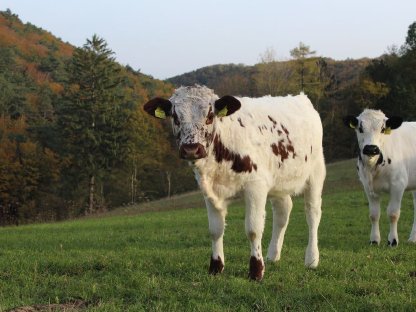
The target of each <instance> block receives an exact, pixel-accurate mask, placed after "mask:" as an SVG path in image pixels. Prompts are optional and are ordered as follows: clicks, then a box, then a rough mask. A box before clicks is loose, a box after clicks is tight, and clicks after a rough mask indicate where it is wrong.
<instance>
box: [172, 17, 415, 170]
mask: <svg viewBox="0 0 416 312" xmlns="http://www.w3.org/2000/svg"><path fill="white" fill-rule="evenodd" d="M415 25H416V23H413V24H412V25H410V26H409V30H408V33H407V37H406V42H405V43H403V45H402V46H401V47H399V48H397V47H392V48H390V49H389V50H390V51H389V52H388V53H386V54H384V55H382V56H380V57H379V58H376V59H372V60H371V59H360V60H352V59H347V60H344V61H335V60H332V59H330V58H324V57H317V56H315V54H316V53H315V52H314V51H312V50H311V49H310V47H309V46H306V45H305V44H303V43H302V42H301V43H300V44H299V46H298V47H295V48H294V49H293V50H291V51H290V52H291V56H292V59H291V60H287V61H277V60H276V57H275V52H274V51H273V50H272V49H267V50H266V51H265V52H264V53H263V54H262V55H261V61H260V62H259V63H258V64H256V65H254V66H244V65H235V64H229V65H215V66H209V67H204V68H201V69H198V70H196V71H193V72H190V73H186V74H184V75H180V76H176V77H172V78H170V79H168V81H169V82H171V83H173V84H174V85H175V86H179V85H189V84H194V83H199V84H205V85H207V86H209V87H211V88H213V89H214V90H215V91H216V92H217V93H218V94H219V95H220V96H221V95H225V94H234V95H241V96H254V97H256V96H263V95H268V94H270V95H287V94H298V93H299V92H300V91H304V92H305V93H306V94H307V95H308V96H309V98H310V99H311V100H312V102H313V103H314V105H315V107H316V109H317V110H318V111H319V113H320V115H321V118H322V122H323V127H324V149H325V157H326V160H327V161H329V162H331V161H334V160H337V159H346V158H351V157H355V156H356V153H357V150H356V144H355V138H354V133H353V132H352V131H349V130H348V129H346V128H345V127H344V126H343V124H342V122H341V121H342V117H343V116H345V115H347V114H357V115H358V114H359V113H360V112H361V111H362V109H363V108H375V109H382V110H383V111H384V112H385V113H386V114H389V115H401V116H403V117H404V119H405V120H416V96H415V88H416V71H415V68H416V56H415V53H416V52H415V51H416V26H415Z"/></svg>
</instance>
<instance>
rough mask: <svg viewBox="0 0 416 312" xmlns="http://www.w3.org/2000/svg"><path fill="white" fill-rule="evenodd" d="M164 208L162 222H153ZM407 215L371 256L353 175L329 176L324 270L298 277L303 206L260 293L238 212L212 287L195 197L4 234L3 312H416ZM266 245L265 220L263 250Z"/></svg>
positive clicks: (384, 227) (345, 169)
mask: <svg viewBox="0 0 416 312" xmlns="http://www.w3.org/2000/svg"><path fill="white" fill-rule="evenodd" d="M384 206H385V203H384ZM164 207H166V208H168V209H170V210H168V211H160V210H163V209H164ZM188 207H193V208H188ZM176 208H184V209H179V210H178V209H176ZM172 209H175V210H172ZM151 210H155V211H151ZM143 212H145V213H143ZM268 213H269V217H271V213H270V207H268ZM412 213H413V208H412V202H411V196H410V194H406V196H405V198H404V200H403V206H402V216H401V219H400V222H399V238H400V239H401V241H400V244H399V246H398V247H397V248H394V249H392V248H388V247H387V245H386V244H385V242H386V241H387V234H388V233H387V231H388V221H387V217H386V215H385V209H384V208H383V213H382V222H381V231H382V237H383V244H382V245H380V246H369V245H368V240H369V231H370V224H369V221H368V210H367V202H366V198H365V196H364V194H363V192H362V190H361V188H360V186H359V184H358V182H357V177H356V173H355V164H354V162H352V161H346V162H340V163H336V164H332V165H329V166H328V179H327V184H326V189H325V195H324V200H323V216H322V221H321V226H320V231H319V239H320V241H319V245H320V251H321V262H320V266H319V267H318V269H316V270H308V269H305V268H304V266H303V257H304V251H305V248H306V244H307V239H308V237H307V225H306V221H305V216H304V212H303V203H302V198H296V199H295V201H294V209H293V211H292V215H291V219H290V223H289V227H288V230H287V233H286V239H285V244H284V246H283V254H282V258H281V260H280V262H279V263H278V264H271V263H267V264H266V273H265V278H264V280H263V281H262V282H261V283H256V282H250V281H249V280H248V279H247V270H248V260H249V244H248V241H247V239H246V238H245V234H244V209H242V205H241V201H239V200H237V201H236V202H235V203H233V204H232V205H231V207H230V208H229V215H228V218H227V224H228V225H227V228H226V234H225V238H224V240H225V242H224V244H225V253H226V267H225V270H224V273H223V274H222V275H221V276H214V277H213V276H209V275H208V274H207V271H208V264H209V258H210V253H211V251H210V239H209V235H208V229H207V228H208V225H207V224H208V221H207V217H206V212H205V209H204V208H203V203H202V200H201V197H200V194H198V193H192V194H188V195H186V196H180V197H176V198H173V199H171V200H165V201H158V202H154V203H147V204H145V205H141V206H137V207H129V208H120V209H118V210H117V211H115V212H112V214H111V215H108V216H103V217H101V218H88V219H80V220H76V221H70V222H62V223H55V224H41V225H30V226H22V227H8V228H1V229H0V311H8V310H10V309H12V308H14V307H19V306H29V305H36V304H38V305H48V304H57V305H56V307H58V306H59V304H66V310H65V311H72V310H71V308H69V306H70V303H74V302H77V303H79V306H80V308H79V309H82V310H85V311H415V309H416V245H414V244H409V243H407V238H408V235H409V233H410V229H411V225H412V219H413V215H412ZM270 235H271V220H270V218H267V224H266V230H265V235H264V242H263V248H264V249H265V250H266V248H267V244H268V241H269V239H270ZM49 307H50V308H51V307H52V305H50V306H49ZM25 311H29V309H27V310H25ZM32 311H33V310H32ZM46 311H47V310H46Z"/></svg>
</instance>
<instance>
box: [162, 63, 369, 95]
mask: <svg viewBox="0 0 416 312" xmlns="http://www.w3.org/2000/svg"><path fill="white" fill-rule="evenodd" d="M315 59H316V58H315ZM324 59H325V61H326V63H327V67H328V71H329V72H330V73H331V74H332V75H333V77H334V79H335V80H336V81H337V82H338V83H339V84H340V87H345V86H346V85H349V84H351V83H354V82H356V81H357V79H358V78H359V76H360V74H361V73H362V72H363V70H364V69H365V67H366V66H367V65H368V64H369V63H370V62H371V59H368V58H363V59H357V60H353V59H347V60H343V61H336V60H333V59H330V58H324ZM276 63H277V64H273V65H274V66H276V68H288V67H291V68H294V67H295V61H294V60H290V61H281V62H276ZM262 66H263V65H262V64H256V65H254V66H247V65H244V64H217V65H212V66H206V67H202V68H199V69H196V70H194V71H191V72H188V73H185V74H182V75H177V76H174V77H171V78H169V79H167V80H166V81H167V82H170V83H172V84H173V85H175V86H176V87H179V86H181V85H185V86H186V85H193V84H201V85H206V86H208V87H210V88H212V89H214V90H215V91H216V92H217V93H218V94H219V95H223V93H224V92H225V91H226V92H227V93H231V94H235V95H243V96H261V95H265V93H264V92H262V91H261V90H259V88H258V87H257V84H256V80H258V77H257V76H258V75H259V72H261V67H262ZM293 79H296V77H295V75H292V76H289V77H288V81H286V82H284V81H283V82H282V84H284V83H287V84H292V83H293V82H292V81H290V80H293ZM233 82H234V83H233Z"/></svg>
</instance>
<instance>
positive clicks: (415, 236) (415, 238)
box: [409, 192, 416, 243]
mask: <svg viewBox="0 0 416 312" xmlns="http://www.w3.org/2000/svg"><path fill="white" fill-rule="evenodd" d="M412 195H413V209H414V214H413V227H412V232H410V236H409V242H412V243H416V192H412Z"/></svg>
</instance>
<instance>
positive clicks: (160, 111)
mask: <svg viewBox="0 0 416 312" xmlns="http://www.w3.org/2000/svg"><path fill="white" fill-rule="evenodd" d="M155 117H157V118H160V119H166V113H165V111H164V110H163V109H161V108H160V107H159V106H158V107H157V108H156V110H155Z"/></svg>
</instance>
